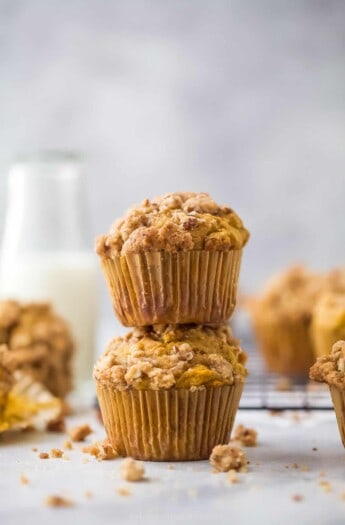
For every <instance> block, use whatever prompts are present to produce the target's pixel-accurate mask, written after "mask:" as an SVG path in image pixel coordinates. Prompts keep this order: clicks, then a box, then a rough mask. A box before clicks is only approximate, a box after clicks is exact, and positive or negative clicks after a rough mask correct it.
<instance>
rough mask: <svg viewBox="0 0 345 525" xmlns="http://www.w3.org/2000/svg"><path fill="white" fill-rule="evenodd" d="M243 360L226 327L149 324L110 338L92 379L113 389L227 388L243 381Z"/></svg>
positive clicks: (239, 349)
mask: <svg viewBox="0 0 345 525" xmlns="http://www.w3.org/2000/svg"><path fill="white" fill-rule="evenodd" d="M245 361H246V355H245V353H244V352H243V351H242V350H241V348H240V347H239V346H238V343H237V341H236V340H235V339H233V337H232V335H231V332H230V330H229V328H228V327H227V326H226V325H223V326H218V327H216V328H211V327H207V326H197V325H155V326H150V327H140V328H135V329H134V330H133V331H132V332H129V333H128V334H127V335H126V336H125V337H116V338H114V339H112V340H111V341H110V343H109V345H108V348H107V349H106V351H105V353H104V354H103V356H101V357H100V359H99V360H98V362H97V364H96V366H95V370H94V377H95V379H96V380H97V381H98V383H101V384H103V385H107V386H109V385H111V386H114V387H115V388H116V389H118V390H126V389H127V388H135V389H137V390H144V389H151V390H158V389H169V388H171V387H175V388H200V387H205V386H220V385H225V384H229V385H230V384H233V383H234V381H235V380H237V381H243V380H244V377H245V375H246V369H245V366H244V364H245Z"/></svg>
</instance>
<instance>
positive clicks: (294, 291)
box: [252, 266, 327, 323]
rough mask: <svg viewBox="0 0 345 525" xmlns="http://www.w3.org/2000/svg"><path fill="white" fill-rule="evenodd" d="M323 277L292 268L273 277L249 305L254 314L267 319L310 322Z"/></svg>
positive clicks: (304, 269)
mask: <svg viewBox="0 0 345 525" xmlns="http://www.w3.org/2000/svg"><path fill="white" fill-rule="evenodd" d="M326 283H327V277H326V276H325V275H322V274H316V273H312V272H310V271H309V270H307V269H306V268H304V267H303V266H293V267H291V268H289V269H288V270H286V271H285V272H283V273H281V274H279V275H276V276H274V277H273V278H272V279H271V280H270V281H269V283H268V284H267V286H266V289H265V290H264V292H263V294H262V295H261V296H259V297H258V298H256V299H255V300H254V301H253V303H252V306H253V309H254V310H255V312H258V314H260V317H262V315H265V316H266V317H267V320H270V319H271V318H279V319H286V320H294V319H301V318H302V319H304V320H305V321H306V323H308V322H310V320H311V316H312V309H313V307H314V304H315V301H316V300H317V299H318V298H319V296H320V294H321V293H322V292H323V291H324V289H325V286H326V285H327V284H326Z"/></svg>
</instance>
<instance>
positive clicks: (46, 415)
mask: <svg viewBox="0 0 345 525" xmlns="http://www.w3.org/2000/svg"><path fill="white" fill-rule="evenodd" d="M60 412H61V402H60V400H59V399H57V398H55V397H54V396H53V395H52V394H51V393H50V392H48V390H46V389H45V388H44V387H43V386H42V385H41V384H40V383H37V382H35V381H33V379H32V378H31V377H30V376H29V375H26V374H23V373H22V372H19V371H17V372H15V384H14V386H13V388H12V389H11V390H10V392H9V394H8V396H7V399H6V403H5V406H4V407H3V409H2V410H1V413H0V434H1V433H2V432H5V431H8V430H20V429H25V428H44V427H45V425H46V424H47V423H48V421H50V420H51V419H54V418H55V417H57V416H58V415H59V414H60Z"/></svg>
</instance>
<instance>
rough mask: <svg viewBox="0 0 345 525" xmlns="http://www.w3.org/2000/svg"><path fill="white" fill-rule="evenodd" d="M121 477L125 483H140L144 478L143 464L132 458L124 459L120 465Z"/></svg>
mask: <svg viewBox="0 0 345 525" xmlns="http://www.w3.org/2000/svg"><path fill="white" fill-rule="evenodd" d="M121 475H122V478H123V479H124V480H125V481H142V480H143V479H144V476H145V467H144V464H143V463H142V462H140V461H136V460H135V459H133V458H126V459H124V460H123V462H122V463H121Z"/></svg>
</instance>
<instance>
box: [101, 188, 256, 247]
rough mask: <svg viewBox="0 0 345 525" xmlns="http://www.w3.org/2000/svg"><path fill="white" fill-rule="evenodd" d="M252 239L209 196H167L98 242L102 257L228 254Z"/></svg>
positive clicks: (147, 204) (128, 217) (233, 215)
mask: <svg viewBox="0 0 345 525" xmlns="http://www.w3.org/2000/svg"><path fill="white" fill-rule="evenodd" d="M248 238H249V232H248V230H246V228H245V227H244V226H243V223H242V221H241V219H240V218H239V217H238V215H237V214H236V213H235V212H234V211H233V210H231V209H230V208H228V207H226V206H219V205H218V204H216V202H215V201H214V200H213V199H212V198H211V197H210V196H209V195H208V194H207V193H167V194H166V195H163V196H162V197H157V198H155V199H154V200H152V201H150V200H148V199H146V200H144V201H143V202H142V203H141V204H140V205H139V206H135V207H133V208H131V209H130V210H129V211H128V212H127V213H126V215H125V216H124V217H123V218H122V219H119V220H117V221H116V222H115V224H114V225H113V226H112V228H111V230H110V232H109V234H108V235H101V236H99V237H98V238H97V240H96V251H97V253H98V254H99V255H100V256H104V257H112V256H116V255H118V254H121V255H127V254H131V253H141V252H145V251H162V250H165V251H188V250H219V251H228V250H232V249H240V248H242V247H243V246H244V245H245V244H246V242H247V241H248Z"/></svg>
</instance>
